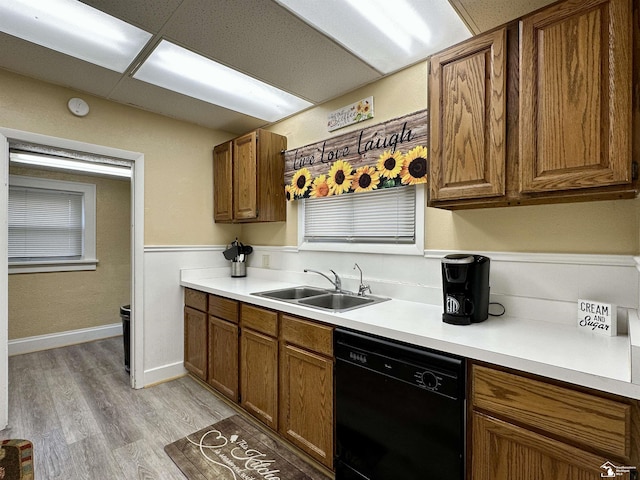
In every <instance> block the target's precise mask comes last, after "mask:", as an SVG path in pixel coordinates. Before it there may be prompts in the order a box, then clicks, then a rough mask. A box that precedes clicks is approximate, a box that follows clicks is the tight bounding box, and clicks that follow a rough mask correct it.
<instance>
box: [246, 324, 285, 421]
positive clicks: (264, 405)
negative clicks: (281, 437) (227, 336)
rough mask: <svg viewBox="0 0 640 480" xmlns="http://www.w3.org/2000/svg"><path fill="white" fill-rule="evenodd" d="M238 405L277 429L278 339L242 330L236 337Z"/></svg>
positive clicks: (249, 330)
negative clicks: (238, 345)
mask: <svg viewBox="0 0 640 480" xmlns="http://www.w3.org/2000/svg"><path fill="white" fill-rule="evenodd" d="M240 352H241V353H240V378H241V386H240V391H241V394H240V398H241V401H240V405H242V407H243V408H244V409H245V410H246V411H248V412H249V413H251V414H252V415H253V416H255V417H256V418H258V419H259V420H261V421H262V422H264V423H265V424H266V425H267V426H269V427H271V428H273V429H274V430H275V429H277V428H278V339H276V338H273V337H270V336H268V335H265V334H263V333H259V332H257V331H254V330H251V329H248V328H243V329H242V332H241V335H240Z"/></svg>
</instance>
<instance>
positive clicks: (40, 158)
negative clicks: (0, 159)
mask: <svg viewBox="0 0 640 480" xmlns="http://www.w3.org/2000/svg"><path fill="white" fill-rule="evenodd" d="M10 160H11V162H12V163H20V164H24V165H31V166H37V167H46V168H57V169H62V170H74V171H78V172H85V173H96V174H102V175H109V176H115V177H128V178H131V169H130V168H129V167H119V166H117V165H105V164H103V163H92V162H82V161H77V160H69V159H66V158H60V157H52V156H48V155H46V156H45V155H37V154H32V153H13V152H12V153H11V155H10Z"/></svg>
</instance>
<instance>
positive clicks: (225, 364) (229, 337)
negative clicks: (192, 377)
mask: <svg viewBox="0 0 640 480" xmlns="http://www.w3.org/2000/svg"><path fill="white" fill-rule="evenodd" d="M238 334H239V330H238V325H236V324H234V323H231V322H228V321H226V320H222V319H220V318H216V317H213V316H209V377H208V379H207V382H208V383H209V385H211V386H212V387H214V388H215V389H216V390H218V391H219V392H220V393H222V394H223V395H225V396H227V397H228V398H230V399H231V400H233V401H234V402H237V401H238V343H239V342H238Z"/></svg>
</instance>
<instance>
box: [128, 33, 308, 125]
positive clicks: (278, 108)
mask: <svg viewBox="0 0 640 480" xmlns="http://www.w3.org/2000/svg"><path fill="white" fill-rule="evenodd" d="M133 78H135V79H138V80H142V81H144V82H148V83H152V84H154V85H157V86H159V87H162V88H166V89H169V90H173V91H175V92H179V93H182V94H183V95H187V96H189V97H193V98H197V99H200V100H203V101H205V102H208V103H211V104H214V105H218V106H221V107H224V108H228V109H229V110H233V111H236V112H240V113H244V114H245V115H251V116H252V117H256V118H259V119H262V120H266V121H269V122H275V121H276V120H280V119H282V118H284V117H287V116H289V115H291V114H293V113H296V112H299V111H301V110H304V109H305V108H308V107H311V106H312V105H313V104H311V103H309V102H307V101H306V100H303V99H301V98H299V97H296V96H294V95H291V94H290V93H287V92H284V91H282V90H279V89H277V88H275V87H272V86H271V85H267V84H266V83H263V82H261V81H259V80H256V79H255V78H252V77H249V76H248V75H245V74H243V73H240V72H238V71H236V70H233V69H231V68H229V67H226V66H224V65H221V64H219V63H217V62H214V61H213V60H210V59H208V58H205V57H203V56H201V55H198V54H197V53H194V52H192V51H190V50H187V49H185V48H182V47H180V46H178V45H175V44H173V43H171V42H168V41H166V40H162V41H161V42H160V43H159V44H158V46H157V47H156V48H155V50H154V51H153V52H152V53H151V55H149V57H148V58H147V59H146V60H145V62H144V63H143V64H142V65H141V66H140V67H139V68H138V70H137V71H136V72H135V74H134V75H133Z"/></svg>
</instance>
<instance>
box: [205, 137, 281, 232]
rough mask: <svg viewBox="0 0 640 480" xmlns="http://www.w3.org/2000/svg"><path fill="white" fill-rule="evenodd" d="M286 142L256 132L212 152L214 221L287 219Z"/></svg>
mask: <svg viewBox="0 0 640 480" xmlns="http://www.w3.org/2000/svg"><path fill="white" fill-rule="evenodd" d="M286 148H287V139H286V137H283V136H281V135H277V134H275V133H272V132H269V131H266V130H262V129H258V130H255V131H253V132H249V133H247V134H245V135H242V136H241V137H238V138H235V139H233V140H232V141H230V142H226V143H224V144H221V145H218V146H216V147H215V148H214V151H213V190H214V191H213V201H214V219H215V221H216V222H224V223H231V222H239V223H242V222H281V221H285V220H286V200H285V197H284V159H283V157H282V152H284V150H285V149H286Z"/></svg>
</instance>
